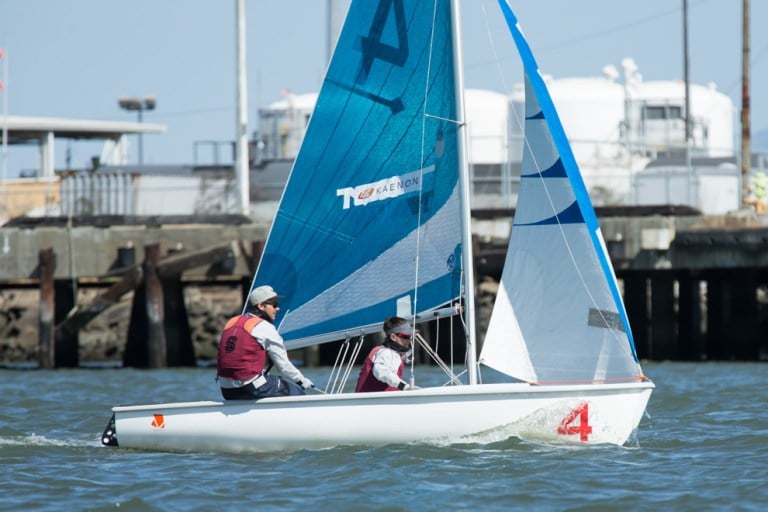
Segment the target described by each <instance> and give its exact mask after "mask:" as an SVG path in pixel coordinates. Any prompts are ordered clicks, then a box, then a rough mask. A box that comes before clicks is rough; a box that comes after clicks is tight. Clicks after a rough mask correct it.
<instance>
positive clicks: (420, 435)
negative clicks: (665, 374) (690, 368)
mask: <svg viewBox="0 0 768 512" xmlns="http://www.w3.org/2000/svg"><path fill="white" fill-rule="evenodd" d="M653 388H654V385H653V383H651V382H638V383H622V384H588V385H557V386H555V385H552V386H550V385H548V386H531V385H529V384H482V385H476V386H457V387H440V388H427V389H421V390H416V391H407V392H380V393H358V394H354V393H349V394H340V395H305V396H298V397H284V398H283V397H281V398H267V399H262V400H259V401H254V402H252V401H227V402H188V403H170V404H158V405H145V406H120V407H114V408H113V409H112V412H113V413H114V437H115V438H116V443H117V444H118V445H119V446H120V447H123V448H135V449H144V450H161V451H221V452H233V453H239V452H267V451H276V450H296V449H319V448H328V447H333V446H340V445H383V444H389V443H411V442H427V443H437V444H448V443H467V442H470V443H472V442H481V443H487V442H493V441H496V440H501V439H507V438H509V437H517V438H521V439H525V440H534V441H543V442H553V443H559V442H564V443H582V444H615V445H622V444H624V443H625V442H626V441H627V439H628V438H629V436H630V435H631V434H632V432H633V431H634V430H635V429H636V428H637V425H638V424H639V422H640V419H641V418H642V415H643V413H644V411H645V407H646V405H647V403H648V400H649V398H650V396H651V392H652V390H653ZM107 430H110V428H109V427H108V429H107ZM106 437H107V436H106V431H105V439H103V440H102V441H103V442H104V443H105V444H108V442H107V441H108V439H106ZM113 444H114V443H113Z"/></svg>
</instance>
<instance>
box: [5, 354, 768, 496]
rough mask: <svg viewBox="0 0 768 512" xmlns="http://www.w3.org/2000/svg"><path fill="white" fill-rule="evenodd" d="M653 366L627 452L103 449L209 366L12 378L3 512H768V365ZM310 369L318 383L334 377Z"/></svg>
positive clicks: (503, 445)
mask: <svg viewBox="0 0 768 512" xmlns="http://www.w3.org/2000/svg"><path fill="white" fill-rule="evenodd" d="M644 369H645V371H646V373H647V374H648V375H649V376H650V377H651V378H652V379H653V380H654V381H655V383H656V385H657V389H656V391H655V392H654V394H653V396H652V397H651V401H650V404H649V406H648V414H647V416H646V418H644V419H643V421H642V422H641V424H640V428H639V430H638V432H637V434H636V435H635V436H634V438H633V439H632V440H631V441H630V443H628V445H627V446H625V447H562V446H558V447H553V446H547V445H541V444H535V443H528V442H523V441H519V440H515V439H509V440H506V441H502V442H497V443H494V444H489V445H476V444H472V445H458V446H456V445H454V446H424V445H392V446H386V447H378V448H373V447H339V448H334V449H328V450H320V451H296V452H283V453H277V454H267V455H253V454H250V455H222V454H211V453H193V454H171V453H147V452H137V451H130V450H119V449H118V450H116V449H113V448H105V447H102V446H101V445H100V442H99V438H100V434H101V432H102V430H103V429H104V426H105V425H106V422H107V420H108V419H109V409H110V407H111V406H112V405H115V404H118V403H123V404H132V403H153V402H166V401H186V400H206V399H218V391H217V388H216V385H215V383H214V381H213V373H214V371H213V370H212V369H182V370H178V369H177V370H151V371H141V370H131V369H123V370H103V369H102V370H89V369H77V370H57V371H40V370H22V371H17V370H5V371H0V379H2V391H3V392H2V399H1V400H2V401H1V402H0V403H1V404H2V407H1V408H0V468H1V469H0V474H1V475H2V477H1V478H0V491H2V494H0V510H22V509H24V510H158V511H159V510H183V511H188V510H201V511H202V510H212V509H216V510H218V511H229V510H241V509H244V508H250V509H254V510H262V511H283V510H305V511H324V510H328V511H331V510H332V511H346V510H350V511H351V510H354V511H364V510H376V511H385V510H386V511H398V510H407V511H411V510H414V511H416V510H418V511H421V510H441V511H442V510H483V511H487V510H514V509H518V510H557V511H560V510H576V511H578V510H584V511H600V510H622V511H624V510H697V511H700V510H729V511H731V510H755V511H757V510H761V511H762V510H765V509H768V420H766V413H765V408H766V406H768V400H766V396H767V392H766V388H768V366H766V365H765V364H759V363H744V364H739V363H687V364H684V363H681V364H677V363H647V364H645V365H644ZM418 371H419V372H420V373H419V374H418V375H419V376H420V378H435V377H434V376H432V372H433V371H435V370H433V369H424V368H421V369H418ZM307 375H308V376H309V377H310V378H311V379H313V380H314V381H315V382H316V383H322V382H323V379H324V378H327V375H328V369H323V368H319V369H311V370H308V371H307ZM307 428H311V426H308V427H307ZM403 428H408V425H407V423H404V424H403Z"/></svg>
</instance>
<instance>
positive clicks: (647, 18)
mask: <svg viewBox="0 0 768 512" xmlns="http://www.w3.org/2000/svg"><path fill="white" fill-rule="evenodd" d="M709 1H711V0H699V1H698V2H691V7H696V6H699V5H701V4H704V3H707V2H709ZM679 12H680V9H679V8H674V9H668V10H666V11H660V12H658V13H656V14H652V15H650V16H645V17H643V18H640V19H639V20H636V21H632V22H630V23H623V24H621V25H615V26H613V27H609V28H606V29H604V30H601V31H600V32H593V33H591V34H585V35H582V36H577V37H573V38H570V39H566V40H564V41H561V42H559V43H555V44H552V45H550V46H542V47H539V49H538V52H539V53H540V52H543V51H548V50H556V49H558V48H562V47H567V46H572V45H574V44H578V43H581V42H583V41H587V40H590V39H596V38H600V37H604V36H607V35H610V34H614V33H616V32H623V31H625V30H626V29H628V28H635V27H639V26H640V25H645V24H646V23H650V22H652V21H656V20H657V19H660V18H665V17H667V16H670V15H673V14H678V13H679Z"/></svg>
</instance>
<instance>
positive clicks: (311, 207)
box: [253, 0, 460, 347]
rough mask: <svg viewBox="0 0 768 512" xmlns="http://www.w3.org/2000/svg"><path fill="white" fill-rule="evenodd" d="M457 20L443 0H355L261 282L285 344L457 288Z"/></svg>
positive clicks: (423, 307) (414, 307)
mask: <svg viewBox="0 0 768 512" xmlns="http://www.w3.org/2000/svg"><path fill="white" fill-rule="evenodd" d="M433 18H434V20H433ZM433 22H434V23H433ZM433 27H434V28H433ZM450 29H451V13H450V2H449V1H448V0H438V1H436V2H423V1H413V0H379V1H359V2H357V1H356V2H353V3H352V5H351V6H350V10H349V14H348V16H347V20H346V22H345V25H344V27H343V29H342V32H341V35H340V37H339V40H338V43H337V46H336V51H335V53H334V56H333V58H332V60H331V63H330V65H329V67H328V71H327V74H326V77H325V80H324V82H323V85H322V87H321V90H320V93H319V95H318V99H317V103H316V106H315V110H314V112H313V114H312V118H311V121H310V123H309V126H308V128H307V132H306V136H305V139H304V141H303V143H302V147H301V149H300V151H299V154H298V156H297V158H296V161H295V163H294V167H293V169H292V171H291V175H290V177H289V180H288V182H287V184H286V188H285V190H284V193H283V197H282V200H281V202H280V205H279V208H278V211H277V214H276V217H275V220H274V222H273V225H272V227H271V230H270V233H269V236H268V239H267V243H266V245H265V248H264V253H263V256H262V260H261V263H260V265H259V268H258V270H257V273H256V276H255V278H254V282H253V286H259V285H262V284H270V285H272V286H273V287H274V288H275V289H276V290H277V291H278V293H279V294H280V295H282V296H283V299H282V301H281V313H280V315H281V316H280V317H279V318H278V319H277V321H278V323H280V330H281V333H282V334H283V336H284V338H285V339H286V340H287V342H288V346H289V347H290V346H297V345H302V346H303V345H307V344H310V343H312V338H313V337H316V336H321V335H324V334H325V333H327V332H350V333H353V332H355V330H356V329H359V328H360V327H361V326H368V325H373V324H376V325H380V324H381V323H382V322H383V321H384V319H385V318H386V317H388V316H391V315H394V314H397V313H401V314H402V310H403V305H404V304H405V305H408V308H406V309H408V313H409V314H413V313H420V312H423V311H429V310H431V309H434V308H436V307H439V306H440V305H442V304H445V303H447V302H449V301H450V300H452V299H453V298H455V297H456V293H457V289H458V286H457V284H456V280H457V273H456V272H455V269H454V265H455V263H456V262H455V259H454V258H453V255H454V252H455V250H456V247H457V246H459V244H460V233H459V231H458V230H457V229H456V228H455V226H457V225H458V222H459V215H460V210H459V204H458V200H459V198H458V187H457V184H458V151H457V126H456V124H455V123H454V122H452V121H451V120H453V119H456V107H455V105H456V96H455V94H456V93H455V90H454V78H453V76H454V70H453V62H454V60H453V50H452V48H453V44H452V38H451V30H450ZM299 339H300V341H295V340H299ZM292 340H294V341H295V342H294V343H291V341H292Z"/></svg>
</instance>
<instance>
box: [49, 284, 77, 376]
mask: <svg viewBox="0 0 768 512" xmlns="http://www.w3.org/2000/svg"><path fill="white" fill-rule="evenodd" d="M53 292H54V297H55V298H56V300H55V301H54V317H53V318H54V322H55V325H56V327H55V328H54V343H55V346H56V349H55V351H56V357H55V365H56V368H77V367H78V365H79V364H80V354H79V339H80V336H79V333H78V332H77V331H71V332H68V333H66V335H62V334H64V333H63V332H62V331H59V328H58V326H59V323H60V322H63V321H65V320H66V319H67V318H68V317H69V316H70V313H73V312H74V311H75V306H76V304H77V283H76V282H75V281H73V280H71V279H66V280H65V279H60V280H55V281H54V283H53Z"/></svg>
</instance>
